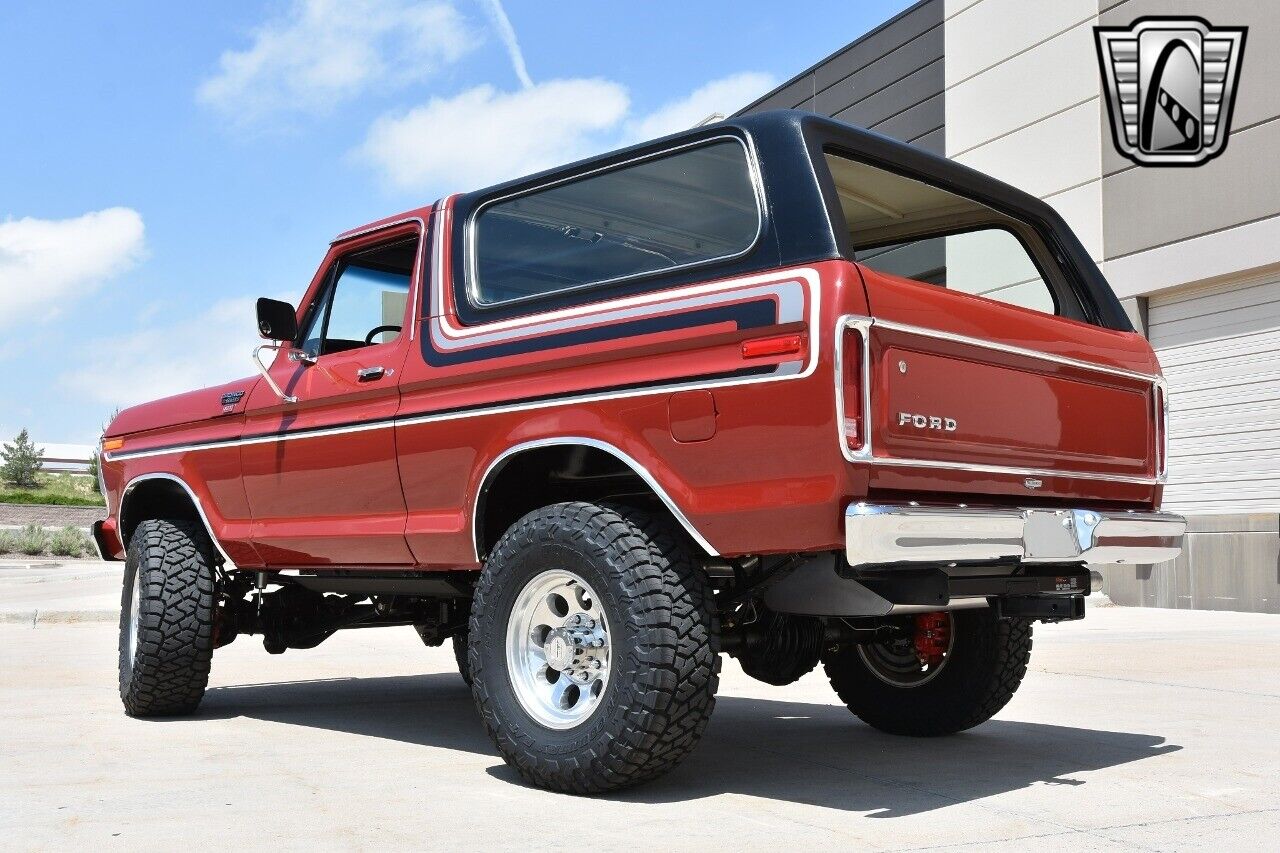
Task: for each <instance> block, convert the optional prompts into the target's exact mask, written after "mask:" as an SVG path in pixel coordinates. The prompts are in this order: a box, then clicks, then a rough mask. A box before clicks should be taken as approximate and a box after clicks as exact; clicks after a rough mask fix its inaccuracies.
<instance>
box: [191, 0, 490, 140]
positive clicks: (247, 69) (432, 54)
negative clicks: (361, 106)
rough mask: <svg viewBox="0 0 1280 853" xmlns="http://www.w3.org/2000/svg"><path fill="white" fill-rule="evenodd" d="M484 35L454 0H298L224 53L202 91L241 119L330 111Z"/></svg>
mask: <svg viewBox="0 0 1280 853" xmlns="http://www.w3.org/2000/svg"><path fill="white" fill-rule="evenodd" d="M478 41H479V37H478V36H477V35H476V34H475V33H473V32H472V31H471V28H470V27H468V26H467V24H466V22H465V21H464V20H463V18H462V16H461V14H459V12H458V10H457V9H455V8H454V6H453V5H452V4H451V3H448V2H425V3H424V2H415V0H294V2H293V5H292V6H291V7H290V9H289V11H288V13H287V14H286V15H285V16H283V17H282V18H280V19H278V20H274V21H271V22H268V23H266V24H264V25H262V26H261V27H259V28H258V29H256V30H254V32H253V34H252V43H251V44H250V46H249V47H247V48H245V49H244V50H229V51H226V52H225V53H223V54H222V56H221V58H220V59H219V60H218V66H219V69H218V73H217V74H215V75H214V76H212V77H210V78H209V79H207V80H205V81H204V82H203V83H202V84H201V85H200V88H199V89H198V90H197V93H196V96H197V98H198V100H199V101H200V102H201V103H204V104H206V105H208V106H210V107H213V108H214V109H217V110H218V111H219V112H222V113H224V114H226V115H228V116H230V117H232V118H233V119H234V120H236V121H237V122H239V123H241V124H246V123H251V122H254V121H258V120H261V119H264V118H267V117H270V116H276V115H281V114H283V115H289V114H300V113H303V114H305V113H317V114H324V113H326V112H328V111H330V110H332V109H333V108H334V107H335V106H336V105H337V104H339V103H341V102H343V101H347V100H350V99H352V98H354V97H356V96H357V95H359V94H361V93H362V92H364V91H367V90H369V89H370V88H372V87H374V86H385V85H389V84H394V83H405V82H410V81H413V80H417V79H421V78H423V77H425V76H427V75H429V74H430V73H432V72H433V71H435V70H437V69H438V68H440V67H441V66H444V65H447V64H449V63H452V62H456V61H457V60H458V59H459V58H460V57H462V56H463V55H464V54H465V53H467V52H468V51H469V50H471V49H472V48H474V47H475V46H476V45H477V43H478Z"/></svg>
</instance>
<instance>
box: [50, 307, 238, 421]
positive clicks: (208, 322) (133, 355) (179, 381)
mask: <svg viewBox="0 0 1280 853" xmlns="http://www.w3.org/2000/svg"><path fill="white" fill-rule="evenodd" d="M172 315H173V317H174V318H175V319H174V320H173V321H170V322H164V323H160V322H152V323H144V324H142V325H140V326H139V327H137V328H134V329H132V330H130V331H129V332H128V333H126V334H121V335H118V336H114V337H109V338H100V339H97V340H93V341H90V342H89V343H88V344H87V350H89V351H91V352H92V353H93V358H83V359H79V360H78V366H77V367H75V368H73V369H71V370H69V371H67V372H65V373H64V374H62V376H61V377H60V380H59V381H60V384H61V386H62V387H63V388H65V389H66V390H68V391H70V392H72V393H74V394H76V395H78V397H79V398H80V399H84V400H89V401H93V402H96V403H102V404H103V405H104V407H105V409H106V410H108V411H109V410H110V409H111V407H114V406H122V407H123V406H131V405H134V404H136V403H141V402H145V401H147V400H154V399H157V398H159V397H167V396H169V395H171V394H179V393H181V392H183V391H193V390H196V389H198V388H205V387H208V386H210V385H217V384H220V383H223V382H230V381H231V380H233V379H237V378H240V377H244V376H250V375H252V374H253V372H254V371H253V365H252V363H251V362H250V361H249V353H250V352H252V351H253V348H254V347H255V346H257V345H258V344H260V343H262V341H261V340H259V338H258V334H257V328H256V327H255V325H254V299H253V298H252V297H248V296H245V297H240V298H235V299H224V300H221V301H219V302H215V303H214V304H213V305H211V306H209V307H208V308H206V309H205V310H204V311H201V312H199V313H196V314H187V313H184V312H172ZM175 342H178V343H177V344H176V345H175Z"/></svg>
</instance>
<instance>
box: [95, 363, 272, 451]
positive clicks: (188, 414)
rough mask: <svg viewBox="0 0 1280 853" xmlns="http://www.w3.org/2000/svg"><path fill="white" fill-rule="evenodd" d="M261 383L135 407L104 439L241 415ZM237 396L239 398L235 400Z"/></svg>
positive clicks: (254, 379) (250, 380)
mask: <svg viewBox="0 0 1280 853" xmlns="http://www.w3.org/2000/svg"><path fill="white" fill-rule="evenodd" d="M260 381H262V380H261V377H258V376H250V377H246V378H244V379H237V380H236V381H234V382H226V383H224V384H222V385H214V386H211V387H209V388H201V389H200V390H198V391H186V392H184V393H182V394H175V395H174V396H172V397H164V398H162V399H159V400H152V401H151V402H150V403H142V404H140V405H137V406H132V407H130V408H128V409H124V410H123V411H121V412H120V414H119V415H117V416H116V418H115V420H113V421H112V422H111V423H110V424H109V425H108V426H107V428H106V430H105V431H104V432H103V436H104V437H111V436H119V435H129V434H132V433H139V432H149V431H151V430H156V429H163V428H165V427H173V426H180V425H182V424H189V423H195V422H197V421H204V420H210V419H212V418H219V417H223V416H226V415H235V414H241V413H243V412H244V409H245V405H246V404H247V403H248V401H249V394H250V393H251V392H252V391H253V388H254V386H255V385H257V384H258V383H259V382H260ZM237 394H238V395H239V396H238V397H236V395H237Z"/></svg>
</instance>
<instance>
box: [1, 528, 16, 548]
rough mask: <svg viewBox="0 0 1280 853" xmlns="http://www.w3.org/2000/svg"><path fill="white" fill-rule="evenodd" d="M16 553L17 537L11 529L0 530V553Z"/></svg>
mask: <svg viewBox="0 0 1280 853" xmlns="http://www.w3.org/2000/svg"><path fill="white" fill-rule="evenodd" d="M16 553H18V537H16V536H14V535H13V531H11V530H0V554H16Z"/></svg>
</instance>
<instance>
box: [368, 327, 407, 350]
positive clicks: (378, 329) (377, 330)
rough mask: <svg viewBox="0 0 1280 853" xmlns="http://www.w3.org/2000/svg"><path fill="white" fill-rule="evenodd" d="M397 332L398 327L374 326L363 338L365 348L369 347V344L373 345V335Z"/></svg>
mask: <svg viewBox="0 0 1280 853" xmlns="http://www.w3.org/2000/svg"><path fill="white" fill-rule="evenodd" d="M398 331H400V327H399V326H374V327H373V328H372V329H370V330H369V334H367V335H365V336H364V343H365V346H369V345H370V344H372V343H373V336H374V335H377V334H381V333H382V332H398Z"/></svg>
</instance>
